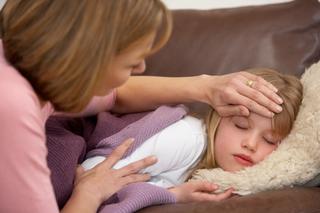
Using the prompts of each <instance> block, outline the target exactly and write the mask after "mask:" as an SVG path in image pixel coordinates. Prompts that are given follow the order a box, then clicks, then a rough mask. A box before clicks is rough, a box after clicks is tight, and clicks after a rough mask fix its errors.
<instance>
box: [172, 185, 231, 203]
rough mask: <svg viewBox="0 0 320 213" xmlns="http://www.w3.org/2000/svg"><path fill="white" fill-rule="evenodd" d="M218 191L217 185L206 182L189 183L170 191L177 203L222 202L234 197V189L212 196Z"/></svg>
mask: <svg viewBox="0 0 320 213" xmlns="http://www.w3.org/2000/svg"><path fill="white" fill-rule="evenodd" d="M217 189H218V186H217V185H216V184H213V183H210V182H205V181H189V182H186V183H183V184H181V185H179V186H176V187H172V188H170V189H169V191H170V192H171V193H173V194H174V196H175V197H176V199H177V203H187V202H203V201H221V200H225V199H227V198H230V197H231V196H232V192H233V189H231V188H230V189H228V190H226V191H225V192H222V193H219V194H212V192H214V191H215V190H217Z"/></svg>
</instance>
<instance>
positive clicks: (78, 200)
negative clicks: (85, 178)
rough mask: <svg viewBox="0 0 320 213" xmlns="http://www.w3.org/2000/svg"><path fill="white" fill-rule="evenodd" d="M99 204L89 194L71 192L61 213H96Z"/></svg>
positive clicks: (98, 201)
mask: <svg viewBox="0 0 320 213" xmlns="http://www.w3.org/2000/svg"><path fill="white" fill-rule="evenodd" d="M100 204H101V202H100V200H98V199H96V197H95V196H92V195H90V194H85V193H80V192H75V191H74V192H73V193H72V195H71V197H70V198H69V200H68V202H67V203H66V205H65V206H64V208H63V209H62V210H61V213H69V212H70V213H72V212H78V213H82V212H83V213H90V212H92V213H96V212H97V210H98V208H99V206H100Z"/></svg>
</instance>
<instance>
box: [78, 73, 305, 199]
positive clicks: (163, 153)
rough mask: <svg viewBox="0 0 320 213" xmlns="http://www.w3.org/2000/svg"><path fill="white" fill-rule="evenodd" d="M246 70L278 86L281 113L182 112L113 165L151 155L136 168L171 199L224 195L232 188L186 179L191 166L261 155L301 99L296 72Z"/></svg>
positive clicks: (254, 160)
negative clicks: (141, 167) (149, 161)
mask: <svg viewBox="0 0 320 213" xmlns="http://www.w3.org/2000/svg"><path fill="white" fill-rule="evenodd" d="M247 71H249V72H252V73H254V74H256V75H258V76H260V77H262V78H264V79H265V80H267V81H268V82H270V83H272V84H273V85H274V86H275V87H276V88H277V89H278V92H277V94H278V95H279V96H280V97H281V98H282V99H283V101H284V102H283V104H282V108H283V110H282V112H281V113H279V114H276V115H275V116H274V117H273V118H272V119H271V118H266V117H263V116H261V115H258V114H255V113H250V115H249V116H248V117H243V116H232V117H220V116H219V115H218V114H217V113H216V112H215V111H214V110H211V111H210V112H209V113H208V116H207V117H206V118H205V119H198V118H196V117H193V116H190V115H187V116H185V117H183V118H182V119H180V120H179V121H177V122H175V123H173V124H171V125H170V126H168V127H166V128H165V129H163V130H161V131H160V132H158V133H157V134H155V135H153V136H152V137H151V138H149V139H148V140H146V141H145V142H144V143H143V144H142V145H141V146H140V147H138V148H137V149H136V150H135V151H134V152H132V154H131V155H129V156H127V157H126V158H124V159H122V160H120V161H119V162H118V163H117V164H116V165H114V167H113V168H114V169H119V168H122V167H124V166H126V165H128V164H130V163H132V162H135V161H137V160H140V159H142V158H145V157H147V156H149V155H154V156H156V157H157V159H158V162H157V163H156V164H154V165H152V166H150V167H148V168H146V169H144V170H142V171H141V172H142V173H149V174H150V175H151V179H150V180H149V181H148V183H150V184H153V185H156V186H159V187H163V188H166V189H168V190H169V191H170V192H172V193H173V194H174V196H175V197H176V200H177V202H188V201H197V200H201V196H202V197H203V196H212V199H211V200H216V201H218V200H222V199H226V198H228V197H230V196H231V195H232V188H231V189H229V190H227V191H225V192H223V193H220V194H214V193H213V194H210V195H209V194H207V193H199V192H214V191H215V190H216V189H217V186H216V185H214V184H209V185H208V184H207V185H206V186H203V185H197V184H198V183H194V182H192V181H189V182H186V181H187V180H188V179H189V178H190V177H191V175H192V172H193V171H195V170H197V169H202V168H204V169H210V168H215V167H220V168H222V169H223V170H225V171H229V172H235V171H239V170H242V169H244V168H246V167H250V166H254V165H255V164H258V163H259V162H261V161H263V160H264V159H265V158H266V157H267V156H268V155H269V154H270V153H271V152H272V151H274V150H275V149H277V147H278V145H279V144H280V143H281V140H282V139H283V138H285V137H286V136H287V135H288V134H289V132H290V131H291V128H292V125H293V122H294V120H295V118H296V115H297V113H298V111H299V106H300V104H301V100H302V85H301V83H300V81H299V79H298V78H296V77H294V76H290V75H286V74H281V73H279V72H276V71H274V70H270V69H251V70H247ZM245 86H249V87H252V88H253V89H257V90H264V89H265V88H256V87H255V82H252V81H249V82H246V83H245ZM104 159H105V157H103V156H93V157H90V158H88V159H86V160H85V161H84V162H83V163H82V166H83V167H84V168H85V169H86V170H88V169H90V168H93V167H94V166H96V165H97V164H99V163H100V162H102V161H103V160H104ZM197 193H198V194H197ZM199 195H201V196H199ZM204 200H205V199H204Z"/></svg>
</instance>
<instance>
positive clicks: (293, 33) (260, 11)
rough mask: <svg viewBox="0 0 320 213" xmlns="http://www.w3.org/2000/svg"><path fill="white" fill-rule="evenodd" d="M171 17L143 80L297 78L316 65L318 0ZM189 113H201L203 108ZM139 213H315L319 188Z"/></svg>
mask: <svg viewBox="0 0 320 213" xmlns="http://www.w3.org/2000/svg"><path fill="white" fill-rule="evenodd" d="M173 16H174V30H173V35H172V37H171V39H170V41H169V42H168V44H167V45H166V46H165V47H164V48H163V49H162V50H161V51H160V52H158V53H157V54H156V55H154V56H152V57H151V58H150V59H148V61H147V67H148V69H147V72H146V75H157V76H190V75H198V74H203V73H206V74H214V75H215V74H217V75H218V74H224V73H230V72H234V71H239V70H243V69H246V68H251V67H269V68H273V69H277V70H279V71H281V72H284V73H291V74H294V75H297V76H301V74H302V73H303V71H304V70H305V68H306V67H308V66H309V65H311V64H312V63H314V62H316V61H319V60H320V3H319V2H318V1H317V0H296V1H293V2H290V3H282V4H277V5H265V6H250V7H242V8H232V9H218V10H207V11H197V10H177V11H173ZM319 83H320V79H319ZM190 107H191V108H192V109H193V110H196V111H198V112H199V111H200V112H203V109H204V108H206V107H207V106H204V105H202V104H191V105H190ZM319 157H320V156H319ZM139 212H141V213H147V212H152V213H157V212H167V213H169V212H223V213H231V212H237V213H240V212H242V213H258V212H259V213H264V212H279V213H286V212H288V213H289V212H290V213H316V212H320V188H319V187H311V188H307V187H293V188H290V187H288V188H285V189H282V190H273V191H266V192H262V193H258V194H254V195H249V196H244V197H240V196H237V197H233V198H231V199H228V200H225V201H222V202H204V203H188V204H172V205H161V206H152V207H148V208H145V209H143V210H140V211H139Z"/></svg>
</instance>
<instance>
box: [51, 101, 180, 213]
mask: <svg viewBox="0 0 320 213" xmlns="http://www.w3.org/2000/svg"><path fill="white" fill-rule="evenodd" d="M185 114H186V110H185V108H184V107H182V106H178V107H168V106H162V107H159V108H158V109H156V110H155V111H152V112H145V113H133V114H127V115H123V116H115V115H112V114H111V113H108V112H103V113H99V114H98V115H97V116H94V117H87V118H63V117H51V118H49V119H48V121H47V123H46V133H47V146H48V166H49V168H50V169H51V180H52V184H53V187H54V191H55V195H56V198H57V202H58V205H59V207H60V208H62V207H63V206H64V205H65V203H66V201H67V200H68V199H69V197H70V195H71V193H72V189H73V181H74V177H75V170H76V167H77V165H78V164H80V163H81V162H83V160H84V159H85V156H86V155H87V156H95V155H104V156H108V155H109V154H110V153H111V152H112V150H113V149H114V148H115V147H117V146H118V145H119V144H121V143H122V142H123V141H124V140H126V139H127V138H130V137H133V138H135V142H134V144H133V145H132V147H131V148H130V149H129V150H128V151H127V152H126V153H125V156H124V157H126V156H127V155H129V154H130V153H132V152H133V151H134V150H135V149H136V148H137V147H138V146H140V145H141V144H142V143H143V142H144V141H145V140H147V139H148V138H150V137H151V136H153V135H154V134H156V133H157V132H159V131H160V130H162V129H164V128H165V127H167V126H169V125H170V124H172V123H174V122H175V121H177V120H179V119H181V118H182V117H183V116H184V115H185ZM173 202H175V198H174V196H173V195H172V194H171V193H170V192H168V191H167V190H166V189H163V188H160V187H157V186H154V185H151V184H148V183H135V184H129V185H128V186H126V187H124V188H123V189H122V190H120V191H119V192H117V193H116V194H114V195H113V196H112V197H111V198H110V199H109V200H107V201H106V202H105V203H104V204H103V205H102V206H101V207H100V209H99V212H101V213H104V212H134V211H136V210H138V209H141V208H143V207H146V206H149V205H156V204H164V203H173Z"/></svg>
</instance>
